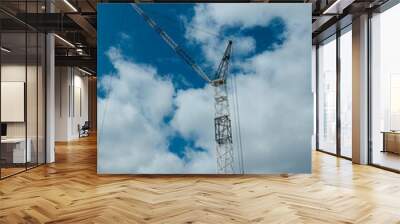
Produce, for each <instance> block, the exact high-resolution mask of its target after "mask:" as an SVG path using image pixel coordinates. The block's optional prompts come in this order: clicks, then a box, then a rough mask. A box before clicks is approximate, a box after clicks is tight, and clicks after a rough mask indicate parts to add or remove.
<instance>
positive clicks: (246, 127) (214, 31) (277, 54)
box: [97, 3, 313, 174]
mask: <svg viewBox="0 0 400 224" xmlns="http://www.w3.org/2000/svg"><path fill="white" fill-rule="evenodd" d="M310 21H311V6H310V5H309V4H265V3H241V4H233V3H230V4H156V3H154V4H99V5H98V26H97V27H98V28H99V30H98V74H99V75H98V115H99V117H98V129H99V130H98V173H101V174H264V173H309V172H311V136H312V129H313V97H312V91H311V23H310Z"/></svg>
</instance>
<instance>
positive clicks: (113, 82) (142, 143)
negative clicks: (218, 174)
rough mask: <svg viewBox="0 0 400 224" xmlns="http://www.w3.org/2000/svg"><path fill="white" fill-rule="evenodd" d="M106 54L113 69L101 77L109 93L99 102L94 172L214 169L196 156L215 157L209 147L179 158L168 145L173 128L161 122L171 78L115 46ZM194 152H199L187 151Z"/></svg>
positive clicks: (170, 99) (169, 106)
mask: <svg viewBox="0 0 400 224" xmlns="http://www.w3.org/2000/svg"><path fill="white" fill-rule="evenodd" d="M107 56H108V58H109V59H110V61H111V62H112V64H113V66H114V68H115V70H116V74H115V75H113V76H103V77H102V78H101V79H100V80H99V82H100V86H102V87H104V86H106V87H108V90H109V94H108V95H107V97H106V98H104V99H102V98H99V101H98V103H99V111H100V114H99V125H100V130H99V134H98V135H99V143H98V147H99V150H98V151H99V156H98V164H99V165H98V171H99V172H100V173H186V172H192V173H194V172H197V173H213V172H215V167H212V166H207V167H202V166H199V165H197V164H199V163H202V162H199V161H207V160H210V161H213V159H212V155H209V154H208V153H207V152H191V150H190V149H189V150H188V151H187V153H188V156H187V158H184V159H181V158H179V157H178V156H176V155H175V154H173V153H171V152H170V151H169V149H168V146H169V142H168V138H169V137H170V135H171V134H172V133H173V130H172V129H171V127H169V126H168V125H167V124H165V123H164V118H165V117H166V116H168V115H169V114H170V113H171V112H172V111H173V105H174V94H175V91H174V87H173V85H172V81H171V80H170V79H166V78H162V76H160V75H159V74H158V73H157V70H156V69H154V68H153V67H150V66H147V65H141V64H137V63H135V62H133V61H129V60H127V59H126V58H124V57H123V56H122V55H121V52H120V51H119V50H118V49H116V48H111V49H110V50H109V51H108V53H107ZM110 86H111V88H110ZM179 94H180V93H178V95H179ZM178 98H179V97H178ZM193 154H196V155H198V156H196V157H195V156H191V155H193ZM197 158H198V159H197ZM208 163H210V162H208Z"/></svg>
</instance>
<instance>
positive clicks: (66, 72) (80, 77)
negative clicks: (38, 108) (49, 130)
mask: <svg viewBox="0 0 400 224" xmlns="http://www.w3.org/2000/svg"><path fill="white" fill-rule="evenodd" d="M55 86H56V91H55V120H56V121H55V123H56V130H55V140H56V141H69V140H73V139H77V138H78V137H79V133H78V124H80V125H83V124H84V122H85V121H87V120H88V78H87V77H86V76H84V74H83V73H82V72H80V71H79V70H77V69H76V68H72V67H56V84H55ZM79 95H80V97H79ZM79 100H80V101H81V102H80V103H79ZM79 105H81V108H79ZM80 109H81V111H80Z"/></svg>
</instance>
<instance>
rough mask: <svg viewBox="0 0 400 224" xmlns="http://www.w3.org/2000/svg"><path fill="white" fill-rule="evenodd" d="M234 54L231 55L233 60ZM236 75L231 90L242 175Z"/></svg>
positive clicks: (231, 77)
mask: <svg viewBox="0 0 400 224" xmlns="http://www.w3.org/2000/svg"><path fill="white" fill-rule="evenodd" d="M232 57H233V54H231V58H232ZM236 78H237V77H236V75H231V76H230V79H231V89H232V104H233V105H232V106H233V116H234V124H235V128H234V129H235V135H236V139H237V142H238V143H237V149H238V150H237V153H238V155H237V156H238V165H239V170H240V172H241V174H244V164H243V144H242V133H241V127H240V115H239V97H238V94H237V81H236Z"/></svg>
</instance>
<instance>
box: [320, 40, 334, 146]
mask: <svg viewBox="0 0 400 224" xmlns="http://www.w3.org/2000/svg"><path fill="white" fill-rule="evenodd" d="M318 149H320V150H323V151H326V152H330V153H336V36H332V37H331V38H329V39H328V40H327V41H325V42H324V43H322V44H320V45H319V47H318Z"/></svg>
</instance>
